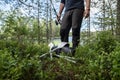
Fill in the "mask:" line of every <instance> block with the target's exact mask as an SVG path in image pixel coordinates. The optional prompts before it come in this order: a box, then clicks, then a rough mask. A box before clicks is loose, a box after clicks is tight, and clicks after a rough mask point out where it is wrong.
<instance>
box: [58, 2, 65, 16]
mask: <svg viewBox="0 0 120 80" xmlns="http://www.w3.org/2000/svg"><path fill="white" fill-rule="evenodd" d="M63 9H64V4H63V3H60V7H59V14H62V11H63Z"/></svg>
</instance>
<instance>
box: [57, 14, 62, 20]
mask: <svg viewBox="0 0 120 80" xmlns="http://www.w3.org/2000/svg"><path fill="white" fill-rule="evenodd" d="M60 18H61V14H60V13H58V14H57V20H58V21H59V20H60Z"/></svg>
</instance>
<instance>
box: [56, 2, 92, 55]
mask: <svg viewBox="0 0 120 80" xmlns="http://www.w3.org/2000/svg"><path fill="white" fill-rule="evenodd" d="M85 2H86V4H85V3H84V0H61V2H60V6H59V12H58V14H57V20H58V21H59V20H60V18H61V14H62V12H63V10H64V8H65V12H64V16H63V18H62V24H61V28H60V37H61V42H67V43H68V38H69V32H70V29H71V28H72V51H73V56H74V55H75V49H76V47H78V45H79V42H80V29H81V24H82V20H83V17H85V18H87V17H89V14H90V2H91V0H85ZM85 5H86V6H85Z"/></svg>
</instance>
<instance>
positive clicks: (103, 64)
mask: <svg viewBox="0 0 120 80" xmlns="http://www.w3.org/2000/svg"><path fill="white" fill-rule="evenodd" d="M105 34H106V35H105ZM107 34H108V32H102V33H100V34H98V36H97V39H95V40H93V41H91V42H90V43H89V44H85V45H83V46H79V47H78V48H77V50H76V56H75V58H76V61H77V63H71V62H68V61H66V60H64V59H62V58H55V57H53V60H51V59H50V58H49V56H46V57H45V58H43V59H40V58H39V56H40V55H42V54H44V53H46V52H48V51H49V49H48V47H47V45H46V44H44V43H41V44H39V45H38V44H30V43H19V42H17V41H12V40H0V44H2V45H1V46H0V79H1V80H9V79H10V80H88V79H89V80H110V79H112V80H118V79H119V78H120V65H119V62H120V54H119V53H120V43H118V42H117V41H115V39H114V38H113V37H110V36H109V37H108V35H107ZM109 35H110V34H109ZM99 40H100V41H99ZM113 43H114V44H115V45H114V44H113ZM98 44H99V45H98ZM105 44H106V46H104V45H105ZM106 47H107V48H106Z"/></svg>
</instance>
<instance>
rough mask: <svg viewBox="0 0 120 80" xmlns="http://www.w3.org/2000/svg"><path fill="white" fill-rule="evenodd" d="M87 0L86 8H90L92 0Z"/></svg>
mask: <svg viewBox="0 0 120 80" xmlns="http://www.w3.org/2000/svg"><path fill="white" fill-rule="evenodd" d="M85 2H86V7H85V8H86V9H88V10H90V3H91V0H85Z"/></svg>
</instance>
